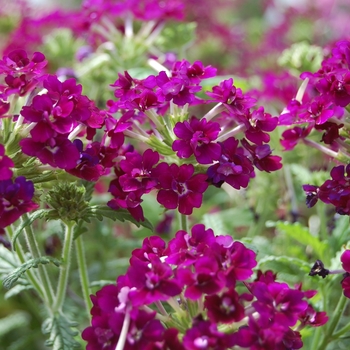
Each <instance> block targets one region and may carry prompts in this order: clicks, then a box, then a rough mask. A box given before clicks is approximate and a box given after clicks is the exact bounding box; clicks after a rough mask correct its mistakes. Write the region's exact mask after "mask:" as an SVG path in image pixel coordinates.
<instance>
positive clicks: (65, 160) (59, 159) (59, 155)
mask: <svg viewBox="0 0 350 350" xmlns="http://www.w3.org/2000/svg"><path fill="white" fill-rule="evenodd" d="M19 144H20V146H21V148H22V151H23V153H25V154H27V155H29V156H32V157H37V158H38V159H39V160H40V161H41V162H42V163H43V164H49V165H51V166H52V167H54V168H56V167H57V168H60V169H73V168H75V167H76V165H77V164H78V161H79V159H80V153H79V150H78V148H77V147H76V146H75V145H74V144H73V143H72V142H71V141H69V140H68V139H67V136H64V135H59V136H57V137H55V138H50V139H48V140H47V141H46V142H36V141H34V140H33V139H31V138H26V139H22V140H21V141H20V142H19Z"/></svg>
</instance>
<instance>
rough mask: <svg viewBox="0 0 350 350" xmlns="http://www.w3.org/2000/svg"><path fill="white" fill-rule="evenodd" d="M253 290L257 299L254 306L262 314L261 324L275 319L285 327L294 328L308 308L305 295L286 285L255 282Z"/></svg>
mask: <svg viewBox="0 0 350 350" xmlns="http://www.w3.org/2000/svg"><path fill="white" fill-rule="evenodd" d="M251 289H252V293H253V295H254V296H255V297H256V299H257V301H255V302H253V304H252V306H253V307H254V308H255V310H256V311H257V312H258V313H259V314H260V319H259V322H260V323H261V324H266V323H267V322H268V320H270V319H273V320H275V322H278V323H280V324H282V325H284V326H285V327H289V326H294V325H295V324H296V322H297V320H298V315H299V314H300V313H301V312H303V311H305V310H306V309H307V307H308V303H307V302H306V301H305V300H303V298H304V293H303V292H301V291H298V290H294V289H291V288H289V286H288V285H287V284H286V283H277V282H273V283H269V284H265V283H262V282H253V283H252V286H251Z"/></svg>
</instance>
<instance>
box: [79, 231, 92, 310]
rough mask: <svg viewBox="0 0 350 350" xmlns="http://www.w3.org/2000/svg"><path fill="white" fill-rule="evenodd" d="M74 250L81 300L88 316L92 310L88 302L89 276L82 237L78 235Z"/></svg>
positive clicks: (89, 301)
mask: <svg viewBox="0 0 350 350" xmlns="http://www.w3.org/2000/svg"><path fill="white" fill-rule="evenodd" d="M75 248H76V253H77V260H78V266H79V276H80V283H81V288H82V291H83V298H84V301H85V306H86V310H87V313H88V315H90V310H91V308H92V302H91V300H90V294H91V291H90V288H89V275H88V272H87V267H86V260H85V252H84V242H83V236H82V235H80V236H79V237H78V238H77V239H76V240H75Z"/></svg>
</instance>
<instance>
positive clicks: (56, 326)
mask: <svg viewBox="0 0 350 350" xmlns="http://www.w3.org/2000/svg"><path fill="white" fill-rule="evenodd" d="M77 325H78V323H77V322H72V321H68V320H67V319H66V317H65V316H63V315H61V314H56V315H54V316H52V317H50V318H47V319H46V320H45V321H44V322H43V324H42V327H41V329H42V332H43V333H44V334H49V335H50V337H49V339H48V340H47V341H46V342H45V345H46V346H49V347H52V348H53V350H72V349H80V348H81V346H80V344H79V343H78V342H77V341H76V340H75V339H74V337H75V336H76V335H77V334H78V332H77V331H74V330H73V329H72V328H75V327H76V326H77Z"/></svg>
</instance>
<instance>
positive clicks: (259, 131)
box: [108, 60, 282, 220]
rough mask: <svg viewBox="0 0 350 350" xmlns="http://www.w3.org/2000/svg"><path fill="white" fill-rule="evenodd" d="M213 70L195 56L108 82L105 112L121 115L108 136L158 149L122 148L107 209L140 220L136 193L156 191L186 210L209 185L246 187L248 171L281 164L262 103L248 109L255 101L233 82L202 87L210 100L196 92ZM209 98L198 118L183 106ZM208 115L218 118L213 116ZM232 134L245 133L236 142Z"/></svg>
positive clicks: (270, 121)
mask: <svg viewBox="0 0 350 350" xmlns="http://www.w3.org/2000/svg"><path fill="white" fill-rule="evenodd" d="M215 73H216V70H215V69H214V68H212V67H211V66H207V67H204V65H203V64H202V63H201V62H200V61H196V62H194V63H193V64H191V63H190V62H188V61H185V60H183V61H178V62H175V64H174V66H173V69H172V70H171V72H168V73H167V72H166V71H161V72H160V73H159V74H158V76H153V75H151V76H149V77H147V78H145V79H142V80H139V79H134V78H132V77H131V76H130V74H129V73H128V72H125V73H124V75H122V74H120V73H119V78H118V80H116V82H115V83H114V84H113V85H112V86H113V87H114V88H115V92H114V94H115V96H116V97H117V100H116V101H112V100H111V101H109V102H108V105H109V108H110V109H109V112H110V113H116V112H117V111H119V112H120V114H121V115H122V116H121V118H120V119H119V121H118V122H117V125H116V126H113V127H112V126H111V127H110V129H109V131H108V135H110V136H111V137H115V135H116V134H118V132H117V128H118V127H119V128H121V129H120V130H124V134H125V135H127V136H130V137H133V138H136V139H139V140H140V141H143V142H145V143H147V144H148V145H149V146H151V147H152V148H154V149H155V151H156V152H158V153H159V154H158V153H152V152H151V151H149V150H148V151H146V152H145V153H144V154H143V155H140V154H138V153H137V151H136V150H133V151H132V152H131V153H130V152H127V153H125V155H124V157H125V159H124V160H122V161H121V162H120V163H119V164H118V165H117V166H116V167H115V173H116V175H117V178H116V179H115V180H113V181H112V182H111V185H110V190H109V191H110V192H111V193H112V195H113V196H114V197H115V198H114V199H113V200H112V201H110V202H109V205H110V206H111V207H113V208H116V209H117V208H119V207H122V208H126V209H128V210H129V211H130V212H131V213H133V215H134V217H135V218H137V219H138V220H140V219H141V220H142V219H143V213H142V208H141V206H140V203H141V202H142V199H141V197H142V195H143V194H145V193H148V192H150V191H151V190H152V189H157V190H158V195H157V200H158V202H159V203H160V204H162V205H163V206H164V207H165V208H167V209H176V208H178V210H179V212H180V213H181V214H185V215H189V214H191V213H192V210H193V208H199V207H200V205H201V203H202V194H203V192H204V191H205V190H206V189H207V187H208V183H211V184H212V185H214V186H216V187H220V186H221V185H222V184H223V183H224V182H226V183H228V184H230V185H231V186H232V187H234V188H236V189H240V188H246V187H247V186H248V183H249V180H250V179H251V178H252V177H254V176H255V173H254V166H255V167H256V168H257V169H259V170H261V171H267V172H271V171H275V170H278V169H280V168H281V167H282V165H281V163H280V161H281V158H280V157H278V156H274V155H272V154H271V153H272V150H271V149H270V147H269V145H268V142H269V141H270V136H269V134H268V132H271V131H273V130H274V129H275V128H276V126H277V123H278V118H277V117H272V116H271V115H270V114H268V113H265V112H264V109H263V107H259V108H258V109H257V110H251V107H253V106H254V105H255V100H254V99H253V98H251V97H249V96H248V95H244V94H243V93H242V91H241V89H239V88H236V87H235V86H234V85H233V80H232V79H228V80H224V81H223V82H221V83H220V85H219V86H214V87H213V89H212V92H207V95H208V96H209V97H211V99H210V100H204V99H201V98H199V97H198V96H197V95H196V93H197V92H199V91H200V90H201V89H202V87H201V86H200V83H201V81H202V80H203V79H206V78H209V77H213V76H215ZM209 103H217V104H216V106H214V107H213V108H212V109H211V110H210V111H209V112H208V113H207V114H206V115H204V116H203V117H202V118H198V117H196V116H195V115H191V114H190V112H189V111H188V108H190V107H191V106H193V107H195V106H197V107H198V105H201V104H202V105H207V104H209ZM214 117H215V118H216V120H217V121H212V119H213V118H214ZM147 123H148V124H147ZM171 126H173V128H172V127H171ZM141 127H142V128H141ZM113 130H114V131H113ZM146 131H147V132H146ZM238 133H244V136H245V138H243V139H241V141H239V140H238V139H236V138H235V137H234V136H235V135H236V134H238ZM169 163H170V164H169ZM179 163H180V165H178V164H179ZM188 163H190V164H188ZM133 166H134V168H133ZM203 166H204V167H205V168H207V171H206V173H203V170H202V169H203ZM197 169H198V170H200V169H201V172H202V173H198V170H197ZM131 184H132V185H131Z"/></svg>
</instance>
